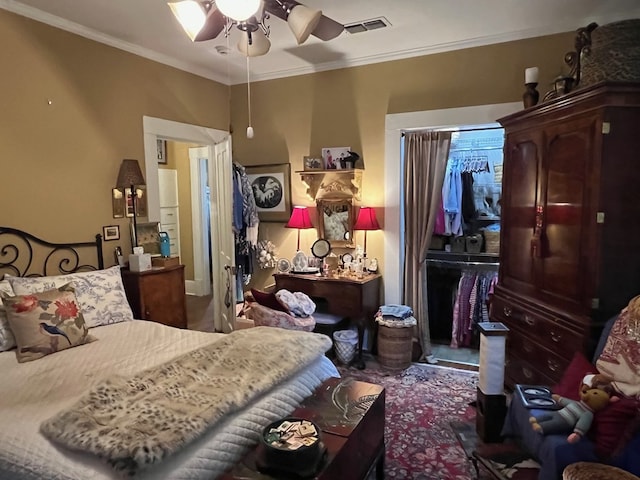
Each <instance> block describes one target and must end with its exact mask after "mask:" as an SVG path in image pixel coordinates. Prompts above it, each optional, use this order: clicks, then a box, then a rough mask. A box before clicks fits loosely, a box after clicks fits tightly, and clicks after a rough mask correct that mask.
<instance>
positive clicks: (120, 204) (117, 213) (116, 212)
mask: <svg viewBox="0 0 640 480" xmlns="http://www.w3.org/2000/svg"><path fill="white" fill-rule="evenodd" d="M111 197H112V198H111V202H112V203H111V207H112V209H113V218H124V193H122V190H120V189H119V188H114V189H112V190H111Z"/></svg>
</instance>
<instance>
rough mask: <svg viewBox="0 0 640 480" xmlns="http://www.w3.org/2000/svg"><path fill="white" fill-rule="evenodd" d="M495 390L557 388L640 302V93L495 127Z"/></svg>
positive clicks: (617, 94)
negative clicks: (501, 354)
mask: <svg viewBox="0 0 640 480" xmlns="http://www.w3.org/2000/svg"><path fill="white" fill-rule="evenodd" d="M499 122H500V123H501V124H502V125H503V126H504V127H505V131H506V138H505V146H504V153H505V158H504V176H503V186H502V205H501V207H502V218H501V237H500V272H499V282H498V285H497V288H496V289H495V295H494V298H493V301H492V304H491V313H490V315H491V319H492V320H493V321H499V322H503V323H504V324H505V325H506V326H507V327H509V329H510V332H509V334H508V337H507V359H506V367H505V368H506V370H505V384H506V385H507V387H510V388H513V386H514V385H515V384H517V383H521V384H544V385H552V384H554V383H557V381H558V380H559V379H560V377H561V375H562V373H563V372H564V370H565V368H566V367H567V365H568V364H569V363H570V361H571V359H572V357H573V355H574V353H575V352H576V351H578V350H579V351H583V352H584V353H585V354H587V355H589V354H590V353H591V351H592V349H593V347H594V342H595V339H596V336H597V335H598V333H599V327H601V326H602V324H603V323H604V322H605V321H606V320H607V319H608V318H610V317H611V316H613V315H615V314H616V313H618V312H619V311H620V310H621V309H622V308H624V307H625V306H626V305H627V303H628V302H629V300H630V299H631V298H632V297H634V296H635V295H638V294H640V84H637V83H611V82H609V83H599V84H596V85H592V86H589V87H585V88H582V89H578V90H576V91H574V92H571V93H569V94H567V95H564V96H562V97H560V98H556V99H554V100H551V101H548V102H545V103H543V104H540V105H537V106H535V107H532V108H529V109H526V110H523V111H521V112H518V113H515V114H512V115H510V116H507V117H504V118H501V119H500V120H499Z"/></svg>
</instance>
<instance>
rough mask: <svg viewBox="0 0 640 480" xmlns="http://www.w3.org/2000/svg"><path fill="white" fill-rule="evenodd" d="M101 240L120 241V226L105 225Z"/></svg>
mask: <svg viewBox="0 0 640 480" xmlns="http://www.w3.org/2000/svg"><path fill="white" fill-rule="evenodd" d="M102 238H104V240H105V241H106V242H109V241H111V240H120V226H119V225H107V226H105V227H102Z"/></svg>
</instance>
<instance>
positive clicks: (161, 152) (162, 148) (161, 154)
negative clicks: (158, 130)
mask: <svg viewBox="0 0 640 480" xmlns="http://www.w3.org/2000/svg"><path fill="white" fill-rule="evenodd" d="M156 142H157V145H158V163H160V164H161V165H166V164H167V141H166V140H156Z"/></svg>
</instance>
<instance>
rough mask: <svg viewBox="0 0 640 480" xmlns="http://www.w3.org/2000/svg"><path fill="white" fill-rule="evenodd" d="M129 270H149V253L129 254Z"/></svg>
mask: <svg viewBox="0 0 640 480" xmlns="http://www.w3.org/2000/svg"><path fill="white" fill-rule="evenodd" d="M129 270H131V271H132V272H146V271H147V270H151V254H150V253H142V254H131V255H129Z"/></svg>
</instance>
